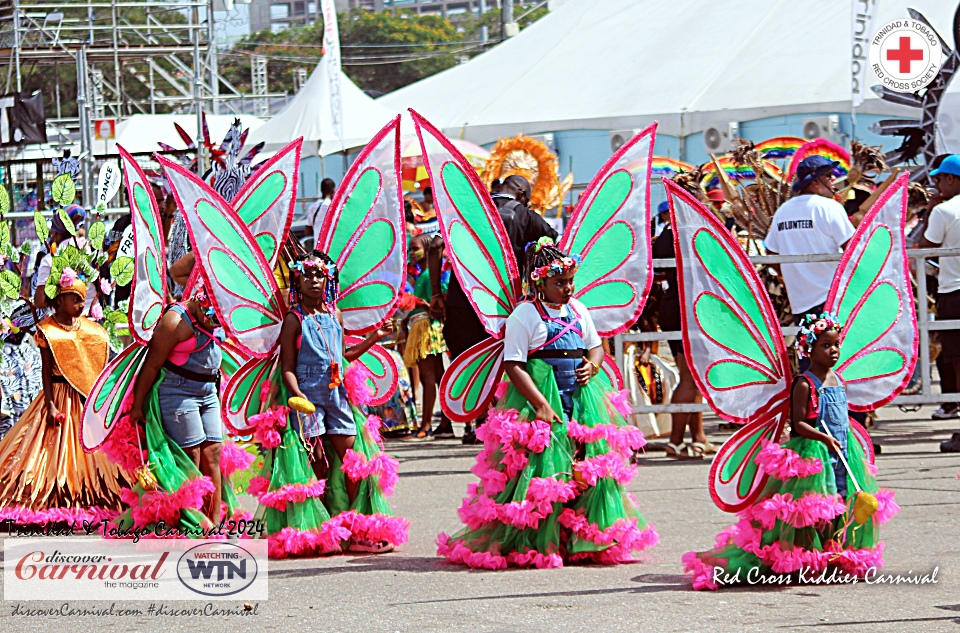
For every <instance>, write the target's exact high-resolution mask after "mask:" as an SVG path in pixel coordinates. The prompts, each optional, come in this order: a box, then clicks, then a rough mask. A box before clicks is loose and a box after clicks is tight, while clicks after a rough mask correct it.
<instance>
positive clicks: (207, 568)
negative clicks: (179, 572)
mask: <svg viewBox="0 0 960 633" xmlns="http://www.w3.org/2000/svg"><path fill="white" fill-rule="evenodd" d="M187 568H188V569H189V570H190V577H191V578H192V579H193V580H199V579H201V578H203V579H204V580H211V576H212V575H213V570H214V569H216V570H217V577H216V578H215V579H214V580H217V581H221V580H223V579H224V578H226V579H227V580H233V579H234V577H236V576H239V577H240V578H242V579H244V580H246V579H247V561H246V560H242V561H240V564H239V565H237V564H236V563H234V562H232V561H229V560H217V561H210V560H197V561H194V560H187Z"/></svg>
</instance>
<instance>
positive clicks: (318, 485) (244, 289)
mask: <svg viewBox="0 0 960 633" xmlns="http://www.w3.org/2000/svg"><path fill="white" fill-rule="evenodd" d="M399 127H400V126H399V117H398V118H397V119H395V120H394V121H392V122H391V123H390V124H388V125H387V126H385V127H384V129H383V130H381V132H380V133H379V134H378V135H377V136H376V137H374V139H373V140H372V141H371V142H370V143H369V144H368V145H367V147H366V148H364V150H363V151H362V152H361V153H360V155H359V156H358V157H357V160H356V161H354V163H353V165H352V166H351V168H350V170H349V171H348V172H347V175H346V177H345V178H344V180H343V182H342V183H341V189H340V190H338V192H337V195H336V196H335V198H334V200H333V203H332V204H331V205H330V208H329V209H328V210H327V211H326V215H325V216H324V217H323V218H321V219H319V220H318V222H320V223H321V230H320V232H319V234H318V235H317V247H318V248H320V249H322V250H323V252H326V253H330V254H331V256H332V258H333V259H334V260H335V262H336V266H335V268H334V270H335V271H338V272H336V273H334V274H338V275H339V279H340V281H341V290H340V292H339V294H338V296H337V297H336V300H337V307H338V308H340V309H341V310H342V311H343V329H344V330H345V331H346V332H347V334H348V336H347V337H346V338H345V340H343V341H342V342H341V341H340V340H335V339H337V334H336V333H335V332H334V329H335V328H336V327H337V325H335V324H333V323H332V322H330V321H331V319H332V314H329V313H330V312H331V311H330V310H329V309H328V310H327V312H328V317H329V318H327V317H323V316H320V318H321V319H323V320H325V321H328V323H327V325H328V328H329V329H328V333H327V334H325V335H328V339H329V340H328V343H329V353H327V357H328V360H333V359H334V358H335V357H337V358H339V356H340V355H341V353H342V352H340V349H343V348H350V347H352V346H356V345H357V343H358V342H359V341H358V340H357V339H356V337H353V336H352V333H358V334H367V333H369V332H373V331H375V330H377V329H378V328H380V327H381V326H382V325H383V324H384V323H385V322H386V321H387V320H388V319H389V317H390V315H391V314H392V312H393V310H394V307H395V305H396V302H397V300H398V298H399V290H398V287H397V285H398V284H399V283H401V282H402V279H403V266H404V263H405V257H406V255H405V252H404V251H405V243H404V241H402V240H399V241H398V240H397V239H396V238H397V236H398V235H402V227H403V224H402V218H403V216H402V209H403V206H402V198H401V189H400V183H401V181H400V167H399ZM301 143H302V139H299V140H296V141H294V142H293V143H291V144H290V145H289V146H287V147H286V148H284V149H283V150H281V152H280V153H278V155H277V156H276V157H274V158H273V159H271V160H270V161H268V162H267V163H266V164H265V166H263V167H261V168H260V169H259V170H257V172H256V173H255V174H254V176H253V177H252V178H251V180H250V181H248V183H247V185H245V186H244V189H242V190H241V192H239V193H238V194H237V197H236V198H235V200H234V203H233V204H231V203H230V202H227V201H225V200H223V198H221V197H220V196H218V195H217V194H216V192H214V191H212V190H211V189H210V187H209V185H208V184H206V183H204V182H203V181H202V180H200V179H199V178H197V177H196V176H195V175H194V174H192V173H191V172H189V171H188V170H186V169H184V168H182V167H181V166H179V165H177V164H175V163H173V162H171V161H168V160H165V159H160V162H161V164H162V165H163V167H164V170H165V171H166V173H167V176H168V179H169V182H170V185H171V187H172V189H173V191H174V195H175V196H176V198H177V202H178V205H179V207H180V208H181V210H182V212H183V214H184V219H185V221H186V223H187V228H188V230H189V232H190V237H191V241H192V242H193V244H194V246H195V248H194V251H193V252H194V253H195V254H196V261H197V266H198V269H199V270H200V272H201V275H202V277H203V280H204V285H205V287H206V288H207V289H208V290H209V293H210V297H211V301H212V304H213V307H214V310H215V312H216V313H217V315H218V317H219V320H220V322H221V323H222V324H223V327H224V328H225V329H226V331H227V334H228V336H229V337H230V339H231V340H234V341H235V342H236V346H237V348H238V349H240V350H241V351H242V352H243V353H244V354H246V355H247V356H248V358H249V360H248V361H247V362H245V363H244V364H243V365H242V366H241V367H240V369H239V370H238V371H237V372H236V374H235V375H234V376H232V377H231V378H230V380H228V381H227V384H226V386H225V388H224V390H223V394H222V401H223V419H224V423H225V424H226V425H227V427H228V429H230V431H231V432H232V433H234V434H237V435H241V436H243V435H252V436H253V439H254V441H255V442H256V443H257V444H258V445H260V447H261V448H263V449H265V450H264V464H263V468H262V469H261V471H260V473H259V475H258V476H256V477H254V478H253V479H251V481H250V485H249V486H248V488H247V492H248V493H250V494H251V495H253V496H255V497H257V499H258V500H259V502H260V508H259V509H258V512H257V513H258V516H259V517H263V518H264V519H265V523H266V532H267V537H268V540H269V543H270V547H269V552H270V555H271V556H272V557H284V556H291V555H316V554H328V553H338V552H340V551H341V547H342V545H343V544H344V543H346V542H348V541H351V540H352V541H353V542H354V543H372V544H374V545H375V546H376V547H375V548H374V549H377V550H383V549H386V548H387V547H388V546H389V545H396V544H399V543H402V542H405V541H406V538H407V521H406V520H405V519H402V518H400V517H394V516H392V515H391V513H390V509H389V505H388V504H387V502H386V497H387V496H389V495H390V494H391V493H392V492H393V486H394V484H395V482H396V461H395V460H392V459H391V458H389V457H388V456H387V455H385V454H384V453H383V451H382V447H381V446H380V445H379V441H378V440H379V435H378V432H377V429H379V424H380V422H379V420H378V419H372V420H368V419H367V418H366V416H364V415H363V414H362V413H361V412H360V411H359V409H357V408H353V407H352V408H351V409H349V414H350V415H352V416H353V421H354V424H356V433H357V434H356V435H355V436H354V438H355V439H354V445H353V446H352V447H348V446H344V447H341V448H344V449H345V450H344V451H343V463H342V464H341V463H340V460H339V459H338V457H339V454H338V452H337V450H329V449H328V450H325V451H324V452H323V457H324V458H326V459H327V460H328V461H329V466H328V468H327V469H326V470H325V471H322V472H323V474H327V475H328V477H327V479H326V480H317V478H316V477H315V472H314V470H313V469H312V468H311V464H310V462H309V459H308V453H307V451H306V450H304V446H303V444H302V442H301V437H300V434H299V430H300V427H299V422H300V418H299V417H296V418H292V417H291V416H290V408H289V407H288V399H289V397H290V396H291V395H293V394H291V393H288V391H287V387H286V385H285V384H284V380H283V375H282V374H283V370H282V367H281V362H280V358H281V348H282V347H285V348H286V351H287V352H291V351H295V350H296V340H295V339H296V337H295V336H294V337H293V340H292V341H289V342H288V343H287V344H286V345H281V339H282V338H284V337H282V336H281V332H282V330H283V327H284V323H285V322H291V326H290V327H293V325H296V326H297V327H298V328H300V329H301V334H302V335H303V336H302V341H301V342H302V345H301V348H300V351H301V352H303V353H304V356H305V359H304V361H305V363H304V364H307V363H308V362H309V358H307V357H308V356H309V354H310V353H312V352H315V351H316V350H317V349H321V348H322V349H324V350H325V351H326V350H327V349H328V347H325V346H324V343H323V340H322V338H321V337H316V338H314V335H316V334H318V332H317V331H316V330H308V328H307V325H309V324H308V323H307V321H308V320H309V321H311V322H313V321H315V319H314V318H313V317H314V315H313V314H312V312H313V309H312V308H311V309H310V310H306V311H304V313H303V314H302V315H301V316H304V317H309V319H307V318H304V319H303V321H304V325H303V327H301V326H300V323H299V322H298V320H297V319H296V318H294V317H293V316H288V309H287V305H286V301H285V299H284V297H283V295H282V293H281V292H280V288H279V286H278V283H277V279H276V278H275V275H274V267H275V266H276V264H277V263H278V260H277V255H278V253H280V249H279V245H280V244H282V243H283V239H284V235H285V233H286V230H287V228H288V227H289V225H290V219H289V216H286V215H285V216H284V218H285V221H284V222H281V223H280V224H279V225H278V226H279V230H273V229H270V228H266V229H265V228H264V227H260V226H257V223H258V222H259V218H262V217H265V214H264V213H263V211H262V210H261V209H260V208H259V206H258V205H259V204H262V203H264V202H266V203H268V204H272V203H271V201H273V200H275V199H277V196H278V195H279V196H280V198H283V199H284V200H287V201H289V209H290V210H291V212H292V209H293V206H292V205H293V203H294V198H293V195H294V193H295V191H296V174H297V173H298V171H299V157H300V147H301ZM276 161H289V163H281V162H276ZM290 175H292V176H290ZM251 183H253V184H251ZM285 196H290V197H288V198H287V197H285ZM238 200H239V203H237V201H238ZM284 208H287V206H286V203H285V205H284ZM307 259H310V258H307ZM288 263H290V264H291V265H293V266H296V265H297V263H298V262H296V261H294V262H288ZM301 266H302V262H301ZM307 268H310V267H305V270H306V269H307ZM298 272H299V271H298ZM320 272H321V273H322V280H323V281H324V282H325V281H326V274H327V272H329V269H328V268H327V267H326V266H324V267H322V270H321V271H320ZM311 277H316V271H313V273H311ZM313 281H316V282H320V281H321V279H319V278H317V279H314V280H313ZM330 289H331V290H332V286H331V287H330ZM313 307H316V306H315V305H314V306H313ZM305 330H307V331H305ZM340 336H341V338H342V335H340ZM338 344H339V345H342V347H341V348H339V349H337V348H336V345H338ZM361 349H362V348H361ZM294 358H296V357H295V356H294ZM315 360H319V356H318V357H317V358H316V359H315ZM353 365H357V367H356V368H351V369H350V370H348V371H342V368H339V369H340V370H341V371H340V375H341V377H342V378H343V380H344V383H345V386H346V387H347V391H348V392H349V393H350V397H353V398H356V399H355V400H354V402H352V404H353V405H357V406H361V405H364V404H368V403H369V404H372V405H379V404H382V403H384V402H386V401H387V400H388V399H389V397H390V394H391V393H392V391H393V389H395V387H396V375H397V369H396V367H395V366H394V364H393V362H392V360H391V357H390V356H389V354H387V353H386V351H385V350H383V349H382V348H380V347H379V346H378V345H375V344H372V342H371V343H370V348H369V349H368V350H366V351H365V352H364V353H362V354H361V355H360V358H358V359H357V360H356V361H355V362H354V363H353ZM328 366H329V368H330V370H331V371H330V376H329V378H327V382H326V387H327V393H326V394H324V395H326V396H327V400H326V401H324V400H322V399H321V401H320V402H318V403H316V404H319V405H321V407H322V408H324V407H325V406H326V405H327V404H329V403H330V402H333V401H334V400H335V401H337V406H336V407H332V408H335V409H336V412H337V421H338V422H339V423H341V424H342V425H346V424H347V420H346V417H347V415H346V414H347V411H348V410H347V409H346V402H345V400H346V399H345V398H341V395H342V393H341V390H340V389H339V388H338V389H337V392H336V395H334V394H333V393H331V391H332V390H330V389H329V384H330V383H331V382H333V380H332V378H333V371H332V369H333V368H332V364H331V363H328ZM294 367H295V365H294ZM288 368H289V367H288ZM294 374H296V371H295V370H294ZM306 377H307V376H306V374H304V378H306ZM354 377H356V382H355V387H356V388H355V389H351V388H350V385H351V384H354ZM311 378H312V382H313V386H316V387H320V386H321V384H322V382H323V380H322V377H319V376H312V377H311ZM291 386H292V383H291ZM298 389H299V387H298ZM304 395H308V396H310V394H309V393H306V394H304ZM320 397H321V396H318V398H320ZM294 420H296V422H297V423H298V424H297V425H294V424H292V422H293V421H294ZM358 420H359V424H358V423H357V421H358ZM327 422H329V423H330V425H331V426H333V422H334V420H333V416H331V417H330V418H327V419H325V420H324V423H325V425H326V423H327ZM295 426H297V428H295ZM307 430H309V429H307ZM308 434H309V433H308ZM346 449H350V450H346ZM344 477H347V478H349V479H350V484H351V486H352V485H353V484H354V483H355V484H356V490H357V492H356V495H355V496H354V497H352V498H351V497H350V496H349V495H348V494H347V482H346V481H345V480H344V479H343V478H344ZM324 503H326V504H327V506H326V507H325V505H324ZM328 507H329V509H330V511H329V512H328V510H327V508H328ZM331 514H333V515H335V516H334V517H333V519H331ZM381 542H385V543H386V545H383V544H382V543H381Z"/></svg>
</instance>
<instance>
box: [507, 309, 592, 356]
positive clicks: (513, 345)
mask: <svg viewBox="0 0 960 633" xmlns="http://www.w3.org/2000/svg"><path fill="white" fill-rule="evenodd" d="M571 307H572V308H573V309H574V311H575V312H576V313H577V314H579V315H580V329H581V330H582V331H583V343H584V347H586V349H593V348H594V347H599V346H600V345H601V342H600V335H599V334H597V328H596V326H595V325H594V324H593V319H592V318H590V311H589V310H587V307H586V306H585V305H583V304H582V303H580V302H579V301H577V300H576V299H571V300H570V303H569V304H567V305H564V306H560V309H559V310H554V309H552V308H549V307H547V306H544V309H545V310H546V312H547V314H548V315H549V316H551V317H554V318H558V317H565V316H567V315H568V314H570V312H569V309H570V308H571ZM546 342H547V324H546V323H544V322H543V319H541V318H540V313H539V312H537V307H536V306H535V305H533V303H531V302H529V301H524V302H523V303H521V304H520V305H518V306H517V309H516V310H514V311H513V313H512V314H511V315H510V317H509V318H508V319H507V330H506V332H505V334H504V337H503V346H504V355H503V359H504V360H505V361H517V362H520V363H525V362H527V354H528V353H529V352H530V350H532V349H536V348H538V347H540V346H541V345H543V344H544V343H546Z"/></svg>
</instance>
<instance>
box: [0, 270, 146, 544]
mask: <svg viewBox="0 0 960 633" xmlns="http://www.w3.org/2000/svg"><path fill="white" fill-rule="evenodd" d="M86 294H87V287H86V283H84V282H83V281H82V280H80V279H79V278H77V277H76V275H75V274H73V272H72V271H69V269H68V270H67V271H65V272H64V275H63V277H61V282H60V292H59V294H58V295H57V296H56V298H55V299H54V301H53V305H54V313H53V315H51V316H48V317H47V318H45V319H43V320H42V321H40V323H38V324H37V335H36V336H37V346H38V347H39V348H40V356H41V359H42V360H43V391H41V392H40V394H39V395H38V396H37V397H36V399H35V400H34V401H33V402H32V403H31V404H30V406H29V407H28V408H27V410H26V411H24V413H23V415H22V416H21V417H20V420H19V422H17V424H16V426H14V427H13V429H11V430H10V432H9V433H7V435H5V436H4V438H3V440H2V441H0V522H6V521H12V522H13V523H14V524H15V525H47V524H54V523H68V524H74V525H79V524H80V523H81V522H82V521H90V522H97V521H100V520H103V519H106V518H111V517H113V516H115V515H116V514H117V513H118V512H119V511H120V508H121V502H120V488H121V486H126V485H129V484H128V483H127V480H128V478H127V477H126V475H125V474H123V473H121V472H120V471H119V470H118V468H117V466H116V465H114V464H113V463H112V462H110V461H109V460H108V459H107V458H106V457H105V456H104V455H103V454H102V453H93V454H88V453H85V452H84V451H83V448H82V447H81V444H80V434H81V429H82V419H83V404H84V401H85V400H86V396H87V394H88V393H89V391H90V388H91V387H92V386H93V383H94V381H96V379H97V376H98V375H99V374H100V372H101V371H103V368H104V366H105V365H106V364H107V345H108V342H107V333H106V332H105V331H104V329H103V328H102V327H100V326H99V325H98V324H96V323H95V322H93V321H91V320H90V319H88V318H86V317H83V316H81V314H82V313H83V307H84V300H85V299H86Z"/></svg>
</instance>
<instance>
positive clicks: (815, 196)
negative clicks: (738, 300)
mask: <svg viewBox="0 0 960 633" xmlns="http://www.w3.org/2000/svg"><path fill="white" fill-rule="evenodd" d="M838 165H839V163H836V162H833V161H829V160H827V159H826V158H824V157H822V156H808V157H807V158H805V159H803V161H801V162H800V165H799V166H798V167H797V176H796V180H795V181H794V183H793V191H794V193H796V194H799V195H796V196H794V197H793V198H790V199H789V200H787V201H786V202H784V203H783V204H782V205H780V208H779V209H777V212H776V213H775V214H774V215H773V221H772V222H771V224H770V232H769V233H767V237H766V239H765V240H764V246H765V247H766V249H767V252H768V253H769V254H771V255H777V254H780V255H817V254H825V253H838V252H840V251H842V250H843V247H844V246H845V245H846V243H847V242H848V241H850V238H851V237H853V233H854V228H853V225H852V224H850V220H849V219H847V212H846V210H844V208H843V205H842V204H840V203H839V202H837V201H836V200H834V199H833V196H834V194H835V193H836V190H835V189H834V187H833V177H832V172H833V170H834V169H835V168H836V167H837V166H838ZM838 263H839V262H811V263H803V264H781V266H780V270H781V274H782V275H783V281H784V283H785V284H786V286H787V297H788V298H789V299H790V308H791V310H792V311H793V315H794V320H795V322H796V323H799V322H800V319H802V318H803V315H804V314H807V313H816V314H819V313H821V312H823V305H824V303H826V301H827V293H828V292H829V290H830V284H831V283H832V282H833V276H834V275H835V274H836V272H837V264H838Z"/></svg>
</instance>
